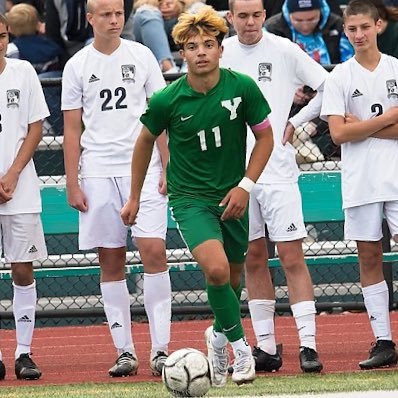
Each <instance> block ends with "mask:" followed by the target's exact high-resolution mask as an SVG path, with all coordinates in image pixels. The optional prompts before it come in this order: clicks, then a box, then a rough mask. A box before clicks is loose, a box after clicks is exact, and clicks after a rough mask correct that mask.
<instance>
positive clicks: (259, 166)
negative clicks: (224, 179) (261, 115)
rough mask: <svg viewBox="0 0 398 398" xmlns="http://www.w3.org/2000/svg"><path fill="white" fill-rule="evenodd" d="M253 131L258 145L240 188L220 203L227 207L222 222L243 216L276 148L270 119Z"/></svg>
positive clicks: (252, 154)
mask: <svg viewBox="0 0 398 398" xmlns="http://www.w3.org/2000/svg"><path fill="white" fill-rule="evenodd" d="M251 129H252V131H253V134H254V136H255V138H256V143H255V144H254V147H253V150H252V153H251V156H250V160H249V164H248V165H247V169H246V173H245V176H244V177H243V179H242V181H241V182H240V183H239V184H238V186H237V187H235V188H233V189H231V190H230V191H229V192H228V194H227V195H226V196H225V198H224V199H223V200H222V201H221V203H220V206H225V205H226V206H227V207H226V209H225V210H224V212H223V214H222V216H221V220H227V219H230V218H240V217H242V216H243V214H244V212H245V210H246V206H247V203H248V200H249V194H250V191H251V189H252V188H253V186H254V184H255V182H256V181H257V180H258V178H259V177H260V175H261V173H262V172H263V170H264V168H265V166H266V165H267V162H268V159H269V157H270V156H271V153H272V149H273V147H274V139H273V133H272V128H271V124H270V122H269V119H268V118H267V119H265V120H264V121H263V122H261V123H260V124H257V125H255V126H251Z"/></svg>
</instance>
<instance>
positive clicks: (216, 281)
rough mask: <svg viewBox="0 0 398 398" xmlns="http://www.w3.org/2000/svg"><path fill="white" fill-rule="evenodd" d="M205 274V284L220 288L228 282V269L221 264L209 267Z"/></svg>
mask: <svg viewBox="0 0 398 398" xmlns="http://www.w3.org/2000/svg"><path fill="white" fill-rule="evenodd" d="M205 274H206V279H207V282H208V283H209V284H211V285H215V286H220V285H224V284H225V283H227V282H229V269H228V267H225V266H222V265H221V264H220V265H218V264H217V265H214V266H212V267H209V269H208V270H207V271H206V272H205Z"/></svg>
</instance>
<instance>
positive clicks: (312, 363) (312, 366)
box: [299, 347, 323, 373]
mask: <svg viewBox="0 0 398 398" xmlns="http://www.w3.org/2000/svg"><path fill="white" fill-rule="evenodd" d="M299 358H300V368H301V370H302V371H303V372H305V373H319V372H320V371H321V370H322V369H323V365H322V364H321V361H320V360H319V357H318V353H317V352H316V351H315V350H313V349H312V348H309V347H300V356H299Z"/></svg>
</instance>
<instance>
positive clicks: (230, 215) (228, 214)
mask: <svg viewBox="0 0 398 398" xmlns="http://www.w3.org/2000/svg"><path fill="white" fill-rule="evenodd" d="M248 201H249V193H248V192H246V191H245V190H244V189H242V188H240V187H235V188H232V189H231V190H230V191H229V192H228V193H227V195H226V196H225V198H224V199H223V200H222V201H221V203H220V206H227V207H226V209H225V210H224V212H223V213H222V215H221V221H225V220H229V219H238V218H241V217H242V216H243V214H244V213H245V210H246V206H247V202H248Z"/></svg>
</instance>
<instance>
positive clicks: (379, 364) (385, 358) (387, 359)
mask: <svg viewBox="0 0 398 398" xmlns="http://www.w3.org/2000/svg"><path fill="white" fill-rule="evenodd" d="M397 361H398V357H397V353H396V351H395V343H394V342H392V341H391V340H378V341H376V343H372V348H371V349H370V351H369V358H368V359H365V360H364V361H361V362H359V367H360V368H361V369H374V368H383V367H386V366H391V365H395V364H396V363H397Z"/></svg>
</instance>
